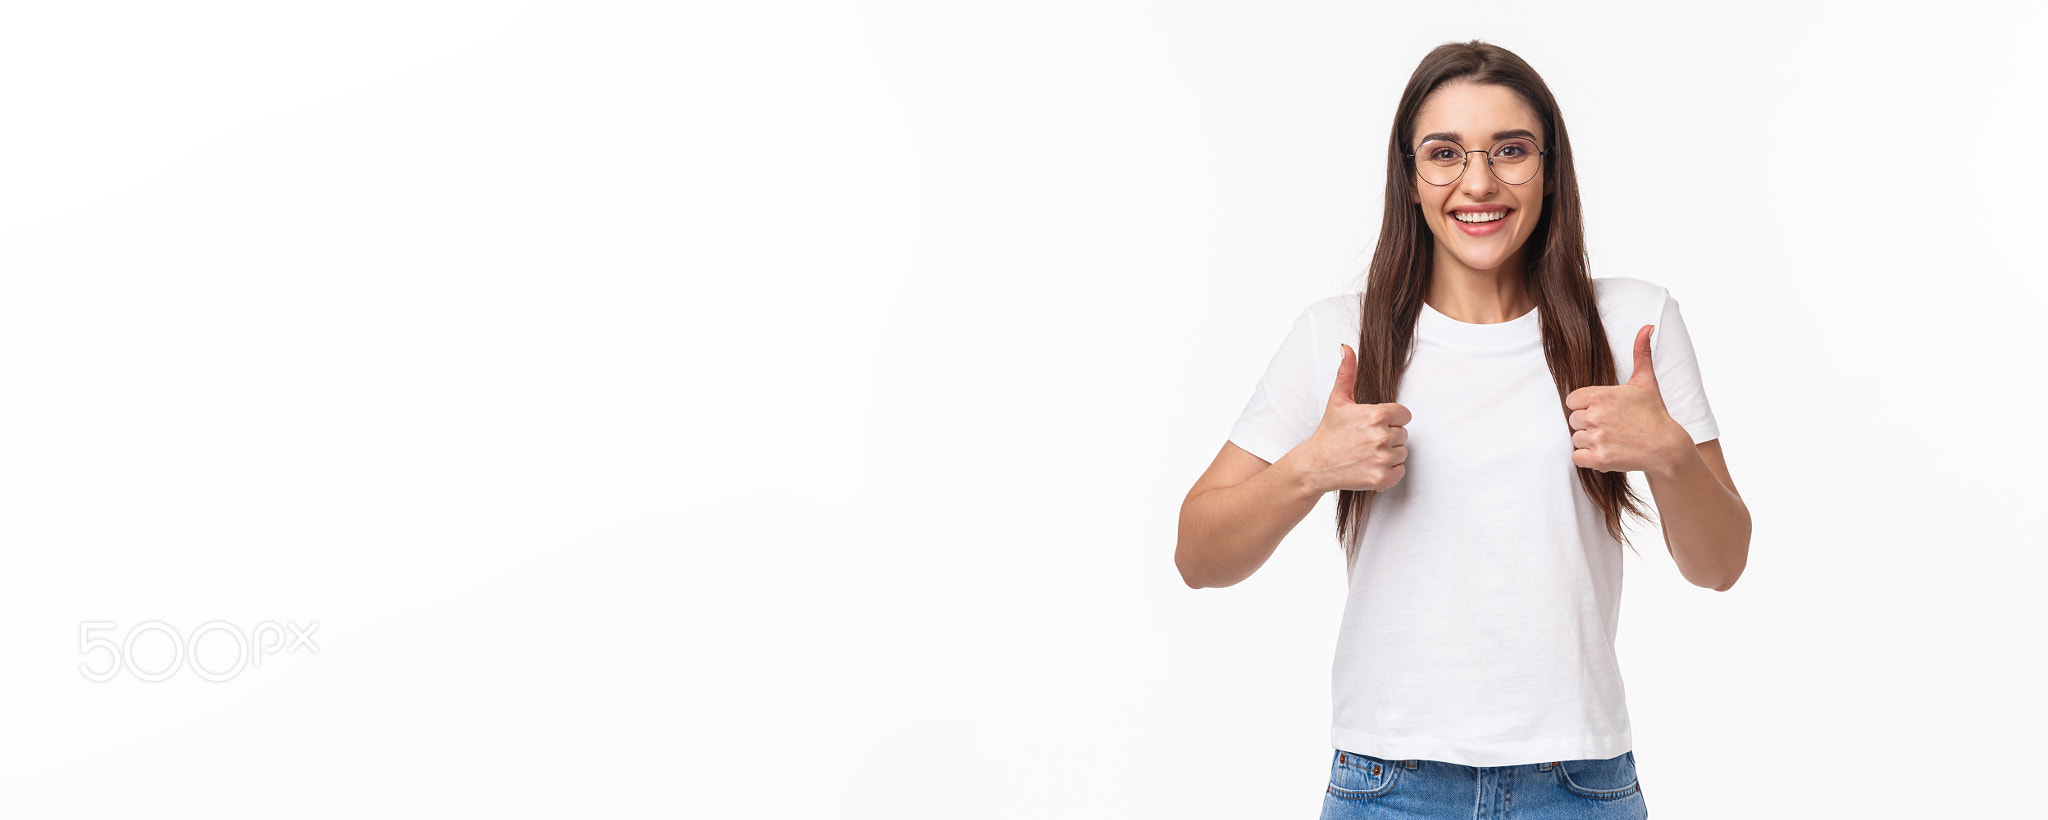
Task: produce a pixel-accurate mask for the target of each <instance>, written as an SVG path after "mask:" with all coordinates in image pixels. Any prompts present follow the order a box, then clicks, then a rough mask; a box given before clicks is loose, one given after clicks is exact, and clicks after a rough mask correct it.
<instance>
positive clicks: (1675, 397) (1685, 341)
mask: <svg viewBox="0 0 2048 820" xmlns="http://www.w3.org/2000/svg"><path fill="white" fill-rule="evenodd" d="M1650 333H1651V336H1650V362H1651V366H1652V367H1653V368H1655V370H1656V373H1657V392H1658V393H1660V394H1662V395H1663V397H1664V409H1665V410H1666V411H1667V412H1669V413H1670V414H1671V418H1672V420H1673V421H1676V422H1678V424H1679V426H1681V427H1684V428H1685V431H1686V432H1687V433H1690V434H1692V443H1694V444H1699V443H1701V442H1705V441H1709V440H1712V439H1716V438H1720V437H1721V428H1720V427H1719V426H1718V425H1716V424H1715V423H1714V409H1713V408H1712V407H1711V406H1709V405H1708V404H1707V388H1706V384H1705V382H1704V381H1703V380H1702V379H1701V377H1700V362H1699V357H1697V356H1695V355H1694V354H1693V349H1692V337H1691V336H1690V335H1688V334H1687V333H1686V332H1685V317H1684V316H1682V315H1680V314H1679V312H1678V300H1677V299H1673V298H1671V293H1670V292H1669V291H1666V292H1665V294H1664V310H1663V315H1662V316H1661V317H1660V318H1659V319H1658V320H1657V328H1656V329H1655V330H1652V331H1650Z"/></svg>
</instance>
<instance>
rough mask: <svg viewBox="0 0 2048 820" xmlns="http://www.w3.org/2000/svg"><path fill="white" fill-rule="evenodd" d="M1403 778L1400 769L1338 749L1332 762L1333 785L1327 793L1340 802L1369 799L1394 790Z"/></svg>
mask: <svg viewBox="0 0 2048 820" xmlns="http://www.w3.org/2000/svg"><path fill="white" fill-rule="evenodd" d="M1400 779H1401V767H1400V766H1399V765H1397V764H1395V763H1393V762H1392V761H1387V760H1382V759H1380V758H1377V757H1373V756H1371V755H1362V754H1359V753H1357V752H1347V751H1344V750H1342V749H1338V750H1337V751H1336V754H1334V755H1333V756H1332V757H1331V759H1330V786H1329V788H1328V789H1326V790H1325V792H1326V793H1327V794H1329V795H1330V796H1331V797H1334V798H1337V799H1339V800H1370V799H1372V798H1375V797H1380V796H1383V795H1385V794H1386V793H1387V792H1390V791H1393V789H1394V783H1395V782H1396V781H1398V780H1400Z"/></svg>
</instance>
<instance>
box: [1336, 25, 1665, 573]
mask: <svg viewBox="0 0 2048 820" xmlns="http://www.w3.org/2000/svg"><path fill="white" fill-rule="evenodd" d="M1454 80H1456V81H1463V82H1476V83H1485V84H1491V85H1497V86H1500V87H1503V88H1506V89H1508V90H1510V91H1513V92H1515V93H1516V94H1518V95H1520V96H1521V98H1522V101H1523V102H1524V103H1525V104H1526V105H1528V107H1529V110H1530V111H1532V112H1534V113H1535V115H1536V117H1537V119H1538V120H1540V121H1541V122H1542V124H1543V133H1544V136H1545V139H1544V147H1546V148H1547V149H1548V153H1546V154H1544V157H1543V173H1544V174H1545V175H1546V176H1545V179H1546V185H1547V193H1546V196H1548V197H1549V198H1550V201H1549V202H1548V203H1546V204H1545V205H1544V207H1543V214H1542V216H1540V217H1538V219H1537V222H1536V230H1535V232H1534V233H1532V234H1530V236H1529V240H1528V243H1527V245H1526V246H1525V247H1524V248H1522V253H1523V259H1524V261H1525V264H1524V266H1523V267H1524V277H1525V278H1524V285H1525V287H1526V289H1527V290H1528V292H1529V293H1530V294H1531V295H1532V296H1533V297H1534V298H1535V300H1536V306H1537V308H1538V309H1539V311H1540V313H1539V318H1540V319H1541V322H1542V326H1543V356H1544V358H1545V359H1546V360H1548V361H1549V363H1550V374H1551V379H1552V380H1553V381H1555V382H1556V383H1557V407H1558V412H1559V415H1558V426H1559V430H1560V431H1561V434H1562V435H1566V436H1569V435H1571V433H1572V430H1571V425H1570V423H1569V421H1568V419H1569V417H1570V416H1571V411H1570V410H1569V409H1568V408H1566V407H1565V403H1564V397H1565V396H1566V395H1567V394H1569V393H1571V391H1573V390H1576V389H1578V388H1581V387H1585V386H1588V385H1612V384H1615V383H1617V370H1616V367H1615V363H1614V351H1613V348H1611V347H1610V346H1609V345H1608V343H1607V334H1606V331H1605V329H1604V328H1602V327H1601V324H1600V311H1599V309H1598V301H1597V300H1596V298H1595V296H1594V290H1593V278H1592V276H1591V274H1590V273H1589V269H1590V267H1591V265H1590V264H1589V262H1588V260H1587V258H1586V237H1585V232H1584V228H1583V226H1582V223H1581V222H1580V218H1579V182H1578V176H1577V174H1576V172H1575V171H1574V170H1573V168H1572V144H1571V140H1570V139H1569V138H1567V137H1566V135H1565V129H1564V115H1563V114H1562V113H1561V112H1559V111H1558V108H1557V100H1556V99H1555V98H1553V97H1551V96H1550V88H1549V86H1546V85H1544V83H1543V78H1542V77H1540V76H1538V75H1537V74H1536V70H1535V69H1533V68H1530V67H1529V64H1528V63H1526V62H1523V61H1522V58H1520V57H1517V56H1515V54H1514V53H1513V52H1511V51H1508V50H1507V49H1504V48H1501V47H1500V46H1496V45H1491V44H1488V43H1483V42H1480V41H1478V40H1473V41H1471V42H1465V43H1445V44H1443V45H1441V46H1437V47H1436V48H1435V49H1434V50H1432V51H1430V52H1429V54H1428V56H1425V57H1423V58H1422V64H1421V65H1418V66H1416V67H1415V74H1414V75H1413V76H1410V77H1409V78H1408V87H1407V88H1406V89H1405V90H1403V91H1402V92H1401V102H1400V105H1399V106H1398V107H1397V108H1395V110H1394V128H1393V132H1392V133H1391V134H1390V135H1389V136H1388V138H1387V200H1386V209H1385V214H1384V216H1383V218H1382V220H1381V222H1380V240H1379V246H1378V248H1376V249H1375V250H1374V251H1373V255H1372V265H1371V267H1370V268H1369V269H1368V272H1367V279H1366V288H1365V291H1364V293H1362V294H1360V296H1359V299H1360V300H1361V302H1360V310H1359V315H1360V317H1361V319H1362V321H1361V322H1360V323H1359V328H1358V344H1357V346H1356V347H1357V351H1358V383H1357V387H1356V389H1355V391H1354V395H1353V396H1352V399H1353V400H1354V401H1357V402H1358V403H1360V404H1384V403H1386V402H1391V401H1395V396H1396V394H1397V393H1398V392H1399V387H1400V384H1401V374H1402V373H1403V372H1404V371H1406V370H1407V368H1408V362H1409V360H1410V359H1411V358H1412V357H1413V355H1414V344H1415V320H1416V318H1417V317H1418V316H1419V315H1420V314H1421V312H1422V299H1423V296H1424V295H1426V294H1428V293H1429V284H1430V276H1431V260H1432V259H1433V255H1434V253H1435V250H1436V237H1435V236H1434V235H1433V234H1431V233H1430V231H1429V226H1428V225H1427V224H1426V223H1424V222H1423V220H1422V215H1421V213H1420V211H1419V210H1418V209H1417V208H1416V207H1415V204H1414V202H1413V200H1412V199H1411V195H1410V186H1411V185H1412V184H1413V181H1414V179H1415V171H1414V170H1413V169H1412V167H1411V166H1410V165H1409V160H1408V158H1407V155H1408V154H1409V153H1411V152H1413V150H1414V149H1413V147H1412V146H1411V145H1410V140H1413V139H1414V137H1415V118H1416V116H1417V115H1418V114H1419V113H1420V112H1421V110H1422V104H1423V102H1424V101H1425V100H1427V99H1428V98H1429V95H1430V94H1431V93H1432V92H1434V91H1436V90H1437V89H1438V88H1441V87H1443V86H1444V85H1446V84H1448V83H1450V82H1452V81H1454ZM1576 469H1577V470H1578V474H1579V486H1581V487H1583V488H1584V489H1585V491H1586V494H1587V496H1589V497H1590V498H1591V499H1592V500H1593V503H1594V504H1596V505H1598V506H1599V507H1600V511H1601V513H1602V514H1603V515H1604V516H1605V517H1606V519H1607V532H1608V534H1610V535H1612V536H1613V537H1614V538H1615V539H1616V540H1618V541H1621V542H1622V543H1624V544H1627V543H1628V537H1627V535H1626V534H1625V533H1624V531H1623V529H1622V524H1621V516H1622V513H1623V512H1624V511H1626V512H1627V513H1629V514H1631V515H1634V516H1636V517H1638V518H1641V519H1644V520H1647V519H1648V516H1646V515H1644V512H1643V499H1642V497H1641V496H1640V495H1638V494H1637V493H1636V492H1635V490H1634V488H1632V487H1630V486H1629V483H1628V473H1625V472H1602V471H1599V470H1590V469H1587V468H1584V467H1578V468H1576ZM1373 495H1374V492H1373V491H1371V490H1341V491H1339V492H1338V494H1337V539H1338V540H1339V541H1340V542H1341V543H1342V544H1343V547H1344V553H1345V558H1346V561H1347V563H1350V564H1354V565H1355V564H1356V562H1357V560H1358V549H1359V544H1360V541H1361V540H1362V536H1363V534H1364V530H1365V521H1366V517H1367V513H1368V511H1369V508H1370V504H1371V501H1372V497H1373ZM1629 548H1630V549H1631V550H1633V549H1634V548H1635V547H1634V546H1633V545H1630V547H1629ZM1639 554H1640V553H1639Z"/></svg>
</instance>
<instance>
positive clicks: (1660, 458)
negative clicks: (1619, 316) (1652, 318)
mask: <svg viewBox="0 0 2048 820" xmlns="http://www.w3.org/2000/svg"><path fill="white" fill-rule="evenodd" d="M1654 327H1656V326H1655V325H1643V327H1642V329H1641V330H1638V331H1636V349H1635V353H1636V364H1635V372H1633V373H1630V374H1629V377H1628V382H1627V383H1625V384H1618V385H1613V386H1604V385H1601V386H1587V387H1581V388H1579V389H1577V390H1573V391H1572V392H1570V393H1568V394H1566V395H1565V397H1564V405H1565V407H1566V408H1567V409H1570V410H1571V411H1572V413H1571V417H1570V419H1569V421H1570V423H1571V427H1572V447H1573V448H1574V449H1573V450H1572V463H1573V464H1577V465H1579V466H1580V467H1585V468H1588V469H1593V470H1600V471H1602V472H1610V473H1611V472H1626V471H1629V470H1645V471H1650V470H1656V469H1659V468H1661V466H1662V465H1664V464H1668V463H1671V461H1672V460H1673V459H1675V458H1677V457H1678V455H1679V454H1682V453H1683V452H1684V450H1683V449H1680V448H1690V447H1692V436H1691V435H1690V434H1688V433H1687V432H1686V431H1685V428H1684V427H1683V426H1681V425H1679V423H1678V422H1677V421H1675V420H1673V419H1672V418H1671V413H1670V411H1668V410H1666V409H1665V408H1664V395H1663V394H1662V393H1659V392H1657V371H1656V369H1655V368H1653V367H1652V366H1651V364H1650V333H1651V329H1652V328H1654Z"/></svg>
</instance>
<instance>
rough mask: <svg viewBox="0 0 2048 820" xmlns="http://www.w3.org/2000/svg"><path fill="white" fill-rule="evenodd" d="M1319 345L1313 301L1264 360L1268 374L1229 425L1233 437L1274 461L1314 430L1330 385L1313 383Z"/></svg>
mask: <svg viewBox="0 0 2048 820" xmlns="http://www.w3.org/2000/svg"><path fill="white" fill-rule="evenodd" d="M1320 344H1322V342H1320V341H1318V338H1317V336H1316V321H1315V313H1314V306H1313V305H1311V306H1309V307H1307V308H1303V309H1302V311H1301V315H1299V316H1296V317H1294V326H1293V327H1291V328H1289V329H1288V331H1287V338H1285V339H1282V340H1281V341H1280V349H1279V350H1278V351H1275V352H1274V353H1273V358H1272V360H1270V361H1268V362H1267V363H1266V373H1265V375H1264V376H1261V377H1260V378H1259V384H1258V386H1257V387H1256V388H1255V389H1253V390H1252V397H1251V400H1250V401H1247V402H1245V405H1244V412H1242V413H1240V414H1238V417H1237V423H1236V424H1235V425H1233V426H1232V427H1231V428H1230V441H1232V442H1234V443H1236V444H1237V446H1239V447H1242V448H1244V450H1245V451H1246V452H1249V453H1251V454H1252V455H1255V456H1258V457H1259V458H1262V459H1265V460H1266V463H1268V464H1271V463H1273V462H1275V461H1279V460H1280V457H1281V456H1284V455H1286V454H1287V452H1288V451H1289V450H1292V449H1294V448H1295V447H1296V446H1298V445H1300V444H1301V443H1302V442H1304V441H1307V440H1308V438H1309V436H1312V435H1314V434H1315V432H1316V428H1317V427H1318V426H1320V425H1321V424H1322V421H1323V406H1324V405H1325V404H1327V403H1328V398H1329V395H1330V394H1329V391H1330V385H1327V384H1326V385H1323V386H1322V389H1321V390H1320V391H1318V390H1317V389H1316V385H1315V381H1316V372H1317V370H1316V368H1317V361H1318V357H1317V352H1318V351H1317V350H1316V347H1317V346H1318V345H1320ZM1331 350H1332V351H1335V350H1336V348H1335V346H1334V344H1333V346H1332V347H1331ZM1332 355H1333V356H1334V355H1335V353H1334V352H1333V353H1332ZM1333 372H1334V369H1333Z"/></svg>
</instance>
